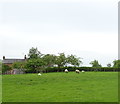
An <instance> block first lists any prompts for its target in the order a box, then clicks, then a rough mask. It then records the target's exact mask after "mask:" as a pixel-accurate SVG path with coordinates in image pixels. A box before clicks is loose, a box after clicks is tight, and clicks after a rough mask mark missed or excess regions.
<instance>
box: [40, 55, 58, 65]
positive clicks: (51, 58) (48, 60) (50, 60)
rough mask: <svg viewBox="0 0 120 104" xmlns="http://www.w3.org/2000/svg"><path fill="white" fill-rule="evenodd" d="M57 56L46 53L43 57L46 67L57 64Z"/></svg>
mask: <svg viewBox="0 0 120 104" xmlns="http://www.w3.org/2000/svg"><path fill="white" fill-rule="evenodd" d="M56 58H57V57H56V56H55V55H52V54H46V55H44V56H43V57H42V60H43V61H44V63H45V66H46V67H53V66H54V65H55V62H56Z"/></svg>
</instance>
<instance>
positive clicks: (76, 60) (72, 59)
mask: <svg viewBox="0 0 120 104" xmlns="http://www.w3.org/2000/svg"><path fill="white" fill-rule="evenodd" d="M67 63H68V64H71V65H74V66H75V67H78V66H79V65H80V64H81V63H82V61H80V58H78V57H77V56H75V55H72V54H71V55H68V57H67Z"/></svg>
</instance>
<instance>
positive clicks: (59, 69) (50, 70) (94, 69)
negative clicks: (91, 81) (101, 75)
mask: <svg viewBox="0 0 120 104" xmlns="http://www.w3.org/2000/svg"><path fill="white" fill-rule="evenodd" d="M65 69H68V71H75V70H76V69H78V70H80V71H82V70H84V71H100V72H103V71H104V72H113V71H119V69H118V68H113V67H110V68H109V67H48V68H45V69H44V72H58V71H60V72H63V71H64V70H65Z"/></svg>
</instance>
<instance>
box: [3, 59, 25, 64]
mask: <svg viewBox="0 0 120 104" xmlns="http://www.w3.org/2000/svg"><path fill="white" fill-rule="evenodd" d="M23 61H25V59H3V61H2V63H3V64H13V63H14V62H23Z"/></svg>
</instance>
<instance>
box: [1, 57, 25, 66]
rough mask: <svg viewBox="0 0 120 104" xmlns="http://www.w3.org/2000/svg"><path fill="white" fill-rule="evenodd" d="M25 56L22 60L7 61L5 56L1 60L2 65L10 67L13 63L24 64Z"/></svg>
mask: <svg viewBox="0 0 120 104" xmlns="http://www.w3.org/2000/svg"><path fill="white" fill-rule="evenodd" d="M26 59H27V58H26V55H25V56H24V59H9V58H5V56H3V60H2V63H3V64H5V65H8V66H12V64H13V63H14V62H24V61H25V60H26Z"/></svg>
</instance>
